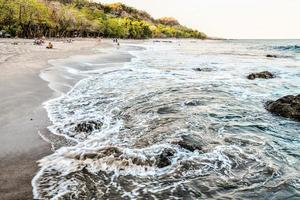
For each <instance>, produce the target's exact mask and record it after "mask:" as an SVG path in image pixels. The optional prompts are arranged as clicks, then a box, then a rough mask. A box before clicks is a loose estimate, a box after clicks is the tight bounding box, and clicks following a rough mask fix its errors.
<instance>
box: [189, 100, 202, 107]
mask: <svg viewBox="0 0 300 200" xmlns="http://www.w3.org/2000/svg"><path fill="white" fill-rule="evenodd" d="M184 105H186V106H199V105H203V102H202V101H199V100H192V101H186V102H184Z"/></svg>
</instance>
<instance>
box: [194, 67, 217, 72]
mask: <svg viewBox="0 0 300 200" xmlns="http://www.w3.org/2000/svg"><path fill="white" fill-rule="evenodd" d="M193 70H194V71H196V72H211V71H213V69H211V68H207V67H205V68H199V67H197V68H193Z"/></svg>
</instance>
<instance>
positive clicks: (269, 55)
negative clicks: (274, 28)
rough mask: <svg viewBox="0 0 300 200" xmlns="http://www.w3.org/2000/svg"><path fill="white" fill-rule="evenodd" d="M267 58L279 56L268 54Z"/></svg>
mask: <svg viewBox="0 0 300 200" xmlns="http://www.w3.org/2000/svg"><path fill="white" fill-rule="evenodd" d="M266 57H267V58H278V56H276V55H272V54H268V55H266Z"/></svg>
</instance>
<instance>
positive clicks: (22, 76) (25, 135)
mask: <svg viewBox="0 0 300 200" xmlns="http://www.w3.org/2000/svg"><path fill="white" fill-rule="evenodd" d="M51 42H52V43H53V45H54V48H53V49H46V48H45V47H46V45H47V44H48V43H47V41H46V44H44V45H41V46H39V45H33V40H25V39H0V73H1V74H0V93H1V96H0V110H1V114H0V160H1V162H0V194H1V199H14V200H15V199H32V186H31V180H32V178H33V176H34V175H35V173H36V172H37V170H38V167H37V163H36V161H37V160H39V159H41V158H42V157H44V156H45V155H48V154H50V153H51V145H50V144H49V143H47V142H45V141H44V140H43V139H42V138H41V136H40V135H39V133H44V134H46V133H47V132H48V130H47V126H49V124H50V122H49V120H48V117H47V113H46V111H45V109H44V108H43V106H42V103H43V102H44V101H46V100H48V99H49V98H51V97H53V96H54V95H56V94H54V92H53V91H52V90H51V89H50V88H49V87H48V83H47V82H46V81H44V80H42V79H41V78H40V77H39V75H40V71H41V70H43V69H46V68H47V67H49V63H48V60H50V59H61V58H67V57H69V56H72V55H79V54H80V55H89V54H94V53H95V52H93V48H95V47H99V48H101V47H103V48H105V47H107V46H111V44H109V42H105V41H104V42H102V43H99V41H98V40H96V39H82V40H77V41H74V42H72V43H65V42H64V41H51ZM13 43H17V45H15V44H13Z"/></svg>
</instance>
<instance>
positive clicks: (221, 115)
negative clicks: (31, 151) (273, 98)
mask: <svg viewBox="0 0 300 200" xmlns="http://www.w3.org/2000/svg"><path fill="white" fill-rule="evenodd" d="M162 51H163V53H162V52H159V50H157V49H156V50H155V51H152V50H151V49H150V50H145V51H142V52H141V53H139V54H135V58H134V59H133V60H132V62H130V63H128V65H127V66H125V67H122V68H120V69H107V70H105V71H101V70H99V71H98V72H97V73H96V72H95V74H93V76H91V77H89V78H87V79H84V80H82V81H80V82H79V83H78V84H77V85H76V86H75V87H74V88H73V89H72V90H71V91H70V92H69V93H67V94H66V95H64V96H62V97H60V98H57V99H54V100H51V101H48V102H47V103H46V104H45V106H46V109H47V111H48V114H49V117H50V119H51V121H52V122H53V125H52V126H51V127H50V130H51V131H52V132H53V133H55V134H59V135H63V136H65V137H66V138H68V139H70V140H72V141H75V142H76V144H74V145H73V146H68V147H62V148H60V149H58V150H56V151H55V152H54V153H53V154H52V155H49V156H47V157H45V158H43V159H42V160H40V161H39V166H40V167H41V169H40V171H39V173H38V174H37V175H36V176H35V178H34V179H33V181H32V183H33V186H34V197H35V198H36V199H162V198H165V199H179V197H182V198H184V199H199V198H206V199H216V198H228V199H230V198H232V199H254V198H255V199H266V198H274V197H276V195H277V194H278V195H281V196H280V197H283V198H284V197H289V196H291V197H293V196H294V195H295V194H296V195H297V192H298V191H299V190H300V182H299V173H298V169H297V167H296V166H294V165H295V164H293V162H294V161H295V160H294V158H293V157H292V156H291V155H289V156H287V155H285V154H284V153H283V152H282V151H280V150H281V149H282V148H283V147H284V148H288V147H290V146H288V147H286V144H285V143H284V142H282V141H279V140H277V142H279V143H276V142H273V139H274V138H271V136H270V135H268V134H266V133H272V134H275V133H279V134H281V133H282V132H283V129H286V127H283V125H282V124H284V122H283V120H280V122H279V123H278V121H275V120H274V118H272V117H271V116H270V115H268V114H267V113H266V112H265V110H264V109H263V106H261V107H259V106H258V105H259V104H260V103H261V101H262V97H264V96H263V95H264V93H265V91H263V92H262V88H263V89H265V88H264V87H268V86H269V85H268V84H267V83H266V84H261V85H257V86H255V85H251V86H250V85H249V82H248V81H247V80H246V79H245V80H244V79H240V78H237V79H232V76H231V75H230V74H228V73H230V71H226V72H224V71H222V70H221V71H218V70H216V71H212V72H205V73H202V72H201V71H194V70H191V67H192V66H189V68H188V67H186V68H185V69H186V70H183V68H182V67H183V65H182V64H181V63H179V62H178V59H179V60H180V59H181V58H178V59H177V58H176V56H177V55H176V52H172V54H171V55H169V54H166V52H165V50H164V49H162ZM173 54H175V58H174V55H173ZM187 59H188V60H191V59H189V58H187ZM170 60H171V61H174V63H176V65H174V66H173V63H172V62H171V61H170ZM147 65H150V66H151V67H149V66H147ZM165 66H167V67H165ZM239 69H241V68H239ZM227 70H229V69H227ZM224 73H227V74H226V76H224ZM232 73H233V74H236V69H233V70H232ZM227 77H228V79H227ZM243 80H244V81H243ZM271 85H272V86H273V85H274V84H271ZM250 87H257V88H255V89H253V90H251V88H250ZM245 105H246V106H245ZM290 130H292V131H295V132H292V133H290V134H291V135H296V134H297V133H296V131H297V130H298V129H297V128H295V127H291V128H290ZM297 135H298V134H297ZM289 145H291V144H289ZM295 145H296V144H295ZM290 149H292V148H290ZM294 152H297V148H295V149H294V150H292V151H291V152H290V153H294ZM296 162H297V161H296ZM258 197H260V198H258Z"/></svg>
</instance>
